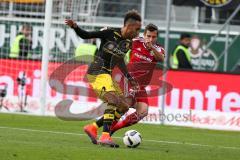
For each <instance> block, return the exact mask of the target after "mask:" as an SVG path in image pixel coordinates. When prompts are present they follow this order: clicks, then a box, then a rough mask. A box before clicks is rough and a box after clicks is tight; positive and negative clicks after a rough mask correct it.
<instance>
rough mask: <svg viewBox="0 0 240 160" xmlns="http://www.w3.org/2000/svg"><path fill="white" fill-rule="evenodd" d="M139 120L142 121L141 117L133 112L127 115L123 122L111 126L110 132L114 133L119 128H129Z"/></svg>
mask: <svg viewBox="0 0 240 160" xmlns="http://www.w3.org/2000/svg"><path fill="white" fill-rule="evenodd" d="M141 119H142V118H141V116H140V115H139V114H138V113H137V112H134V113H132V114H130V115H128V116H127V117H126V118H125V119H124V120H122V121H119V122H118V123H116V124H115V125H114V126H113V125H112V128H111V132H116V131H117V130H119V129H121V128H124V127H128V126H131V125H133V124H135V123H137V122H139V121H140V120H141Z"/></svg>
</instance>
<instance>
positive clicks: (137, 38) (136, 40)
mask: <svg viewBox="0 0 240 160" xmlns="http://www.w3.org/2000/svg"><path fill="white" fill-rule="evenodd" d="M132 41H133V43H144V38H143V37H136V38H133V39H132Z"/></svg>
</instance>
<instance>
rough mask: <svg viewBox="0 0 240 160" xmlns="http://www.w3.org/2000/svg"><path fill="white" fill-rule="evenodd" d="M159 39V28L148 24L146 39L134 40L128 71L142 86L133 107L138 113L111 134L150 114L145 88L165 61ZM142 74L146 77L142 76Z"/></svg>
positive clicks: (114, 126)
mask: <svg viewBox="0 0 240 160" xmlns="http://www.w3.org/2000/svg"><path fill="white" fill-rule="evenodd" d="M157 37H158V28H157V26H155V25H154V24H148V25H147V26H146V28H145V30H144V37H143V38H135V39H133V42H132V50H131V53H130V61H129V65H128V70H129V72H131V75H132V76H133V77H134V78H135V79H137V81H138V82H139V85H140V90H139V91H138V92H136V94H135V98H136V103H135V104H134V106H133V108H135V109H136V111H135V112H134V113H132V114H130V115H128V116H127V117H126V118H125V119H124V120H122V121H118V122H117V123H116V122H115V123H114V124H113V125H112V127H111V134H113V133H114V132H115V131H117V130H119V129H121V128H124V127H128V126H131V125H133V124H135V123H137V122H139V121H140V120H141V119H142V118H144V117H145V116H147V114H148V106H149V103H148V97H147V93H146V89H145V87H146V85H148V84H149V83H150V81H151V78H152V73H153V70H154V68H155V67H156V64H157V62H159V61H164V49H163V47H161V46H160V45H159V44H158V43H157ZM142 74H145V75H144V76H141V75H142ZM138 77H140V78H138ZM142 82H144V83H142Z"/></svg>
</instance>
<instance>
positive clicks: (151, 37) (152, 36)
mask: <svg viewBox="0 0 240 160" xmlns="http://www.w3.org/2000/svg"><path fill="white" fill-rule="evenodd" d="M157 35H158V34H157V31H152V32H151V31H148V30H147V31H146V32H145V33H144V39H145V41H147V42H150V43H152V44H155V43H156V42H157Z"/></svg>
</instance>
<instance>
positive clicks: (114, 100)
mask: <svg viewBox="0 0 240 160" xmlns="http://www.w3.org/2000/svg"><path fill="white" fill-rule="evenodd" d="M103 98H104V100H105V101H106V102H107V103H108V104H110V105H113V106H118V105H119V103H120V100H119V98H118V96H117V95H116V94H115V93H114V92H108V93H105V94H104V96H103Z"/></svg>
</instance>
